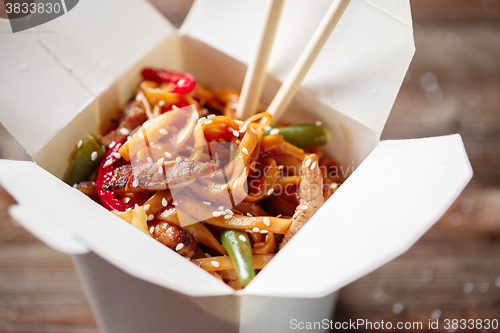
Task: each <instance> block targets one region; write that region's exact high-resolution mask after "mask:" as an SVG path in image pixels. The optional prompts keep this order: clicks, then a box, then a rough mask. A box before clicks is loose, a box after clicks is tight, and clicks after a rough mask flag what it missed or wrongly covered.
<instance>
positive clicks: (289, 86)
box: [267, 0, 351, 125]
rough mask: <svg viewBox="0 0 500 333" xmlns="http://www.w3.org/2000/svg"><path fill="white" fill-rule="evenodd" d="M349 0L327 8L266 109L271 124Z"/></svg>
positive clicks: (336, 2)
mask: <svg viewBox="0 0 500 333" xmlns="http://www.w3.org/2000/svg"><path fill="white" fill-rule="evenodd" d="M350 2H351V0H335V1H334V2H333V3H332V5H331V6H330V8H329V9H328V12H327V13H326V15H325V17H324V18H323V20H322V21H321V23H320V25H319V26H318V28H317V29H316V31H315V32H314V35H313V36H312V37H311V40H310V41H309V43H308V44H307V46H306V48H305V49H304V51H303V52H302V54H301V55H300V57H299V59H298V60H297V62H296V63H295V65H294V66H293V68H292V70H291V71H290V74H288V76H287V78H286V79H285V81H284V82H283V84H282V85H281V88H280V89H279V91H278V93H277V94H276V96H275V97H274V99H273V101H272V102H271V104H270V105H269V107H268V109H267V112H269V113H270V114H271V115H272V116H273V122H272V124H273V125H274V124H276V122H277V121H278V120H279V118H280V117H281V116H282V115H283V113H284V112H285V110H286V108H287V107H288V105H289V104H290V102H291V101H292V99H293V97H294V96H295V93H296V92H297V90H298V89H299V87H300V83H301V82H302V79H303V78H304V76H306V74H307V71H308V70H309V68H310V67H311V65H312V64H313V62H314V60H315V59H316V57H317V56H318V54H319V52H320V51H321V48H322V47H323V45H325V43H326V41H327V40H328V37H329V36H330V34H331V32H332V31H333V29H334V28H335V26H336V25H337V23H338V21H339V20H340V18H341V17H342V14H344V11H345V9H346V8H347V6H348V5H349V3H350Z"/></svg>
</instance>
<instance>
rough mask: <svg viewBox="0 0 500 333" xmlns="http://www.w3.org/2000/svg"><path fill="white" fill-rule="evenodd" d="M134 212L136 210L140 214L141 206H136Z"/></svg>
mask: <svg viewBox="0 0 500 333" xmlns="http://www.w3.org/2000/svg"><path fill="white" fill-rule="evenodd" d="M134 210H135V211H136V212H140V207H139V205H138V204H135V206H134Z"/></svg>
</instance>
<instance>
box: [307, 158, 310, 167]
mask: <svg viewBox="0 0 500 333" xmlns="http://www.w3.org/2000/svg"><path fill="white" fill-rule="evenodd" d="M310 165H311V160H310V159H308V160H307V161H306V167H309V166H310Z"/></svg>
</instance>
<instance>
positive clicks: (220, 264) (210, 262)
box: [192, 254, 274, 272]
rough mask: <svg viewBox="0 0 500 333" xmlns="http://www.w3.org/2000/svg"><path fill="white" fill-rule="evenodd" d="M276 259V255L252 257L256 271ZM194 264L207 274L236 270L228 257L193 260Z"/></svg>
mask: <svg viewBox="0 0 500 333" xmlns="http://www.w3.org/2000/svg"><path fill="white" fill-rule="evenodd" d="M273 257H274V254H256V255H254V256H253V257H252V259H253V267H254V269H262V268H264V266H266V264H267V263H268V262H269V261H270V260H271V259H272V258H273ZM192 262H193V263H194V264H195V265H197V266H199V267H201V268H203V269H204V270H206V271H207V272H215V271H225V270H229V269H234V268H235V266H234V263H233V261H232V260H231V258H229V257H227V256H223V257H211V258H201V259H193V260H192Z"/></svg>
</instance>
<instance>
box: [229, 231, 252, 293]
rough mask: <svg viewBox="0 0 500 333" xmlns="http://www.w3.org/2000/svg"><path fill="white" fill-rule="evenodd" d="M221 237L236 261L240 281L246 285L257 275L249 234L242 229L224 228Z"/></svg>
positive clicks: (232, 258)
mask: <svg viewBox="0 0 500 333" xmlns="http://www.w3.org/2000/svg"><path fill="white" fill-rule="evenodd" d="M220 237H221V241H222V245H223V246H224V248H225V249H226V251H227V253H228V254H229V257H231V260H232V261H233V262H234V266H235V267H236V272H237V273H238V279H239V281H240V282H241V284H242V285H243V286H246V285H247V284H248V283H250V281H252V279H253V278H254V277H255V269H254V268H253V260H252V245H251V244H250V238H249V237H248V234H247V233H246V232H244V231H241V230H233V229H223V230H222V232H221V235H220Z"/></svg>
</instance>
